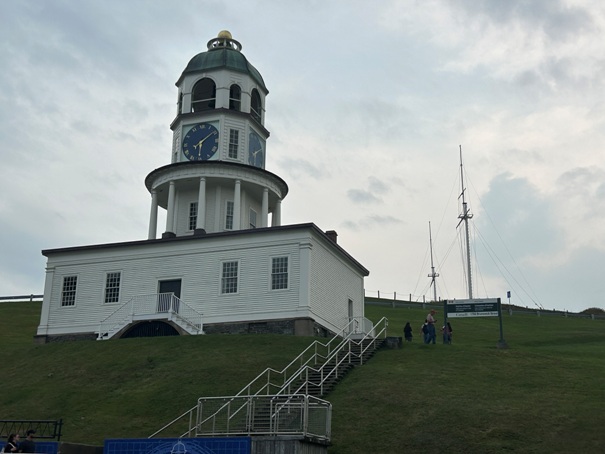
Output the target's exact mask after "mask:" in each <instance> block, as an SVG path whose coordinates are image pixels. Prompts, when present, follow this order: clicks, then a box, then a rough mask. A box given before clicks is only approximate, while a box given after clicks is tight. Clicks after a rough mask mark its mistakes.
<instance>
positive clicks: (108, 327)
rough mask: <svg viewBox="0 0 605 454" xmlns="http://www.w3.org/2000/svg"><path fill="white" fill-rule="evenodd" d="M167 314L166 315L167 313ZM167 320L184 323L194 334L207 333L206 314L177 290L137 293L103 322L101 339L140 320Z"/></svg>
mask: <svg viewBox="0 0 605 454" xmlns="http://www.w3.org/2000/svg"><path fill="white" fill-rule="evenodd" d="M164 314H165V315H164ZM145 317H149V319H165V320H175V321H176V322H177V323H178V322H180V324H181V326H183V325H185V326H186V327H187V328H186V329H187V330H188V331H189V332H190V333H196V334H201V333H203V315H202V314H201V313H199V312H197V311H196V310H195V309H193V308H192V307H191V306H189V305H188V304H187V303H185V302H184V301H183V300H181V299H180V298H178V297H176V296H175V295H174V294H173V293H153V294H150V295H136V296H133V297H132V298H131V299H130V300H128V301H127V302H126V303H124V304H123V305H122V306H120V307H119V308H117V309H116V310H115V311H113V312H112V313H111V314H110V315H109V316H107V317H106V318H105V319H104V320H103V321H102V322H101V323H100V324H99V331H98V333H97V340H102V339H110V338H111V337H112V336H113V335H114V334H115V333H117V332H118V331H120V330H121V329H122V328H123V327H125V326H126V325H128V324H129V323H132V322H133V321H134V320H136V319H141V320H144V319H145Z"/></svg>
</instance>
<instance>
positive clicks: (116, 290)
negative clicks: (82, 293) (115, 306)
mask: <svg viewBox="0 0 605 454" xmlns="http://www.w3.org/2000/svg"><path fill="white" fill-rule="evenodd" d="M121 274H122V273H120V272H115V273H107V278H106V279H105V302H106V303H117V302H118V301H120V278H121Z"/></svg>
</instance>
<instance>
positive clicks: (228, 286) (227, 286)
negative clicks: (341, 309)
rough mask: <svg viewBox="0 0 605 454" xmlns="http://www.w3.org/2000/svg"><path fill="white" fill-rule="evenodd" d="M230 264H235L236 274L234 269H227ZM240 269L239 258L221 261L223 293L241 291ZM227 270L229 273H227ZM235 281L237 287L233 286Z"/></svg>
mask: <svg viewBox="0 0 605 454" xmlns="http://www.w3.org/2000/svg"><path fill="white" fill-rule="evenodd" d="M229 265H231V266H233V265H235V275H232V274H233V269H226V267H227V266H229ZM239 269H240V266H239V260H225V261H222V262H221V274H220V275H221V282H220V287H219V288H220V293H221V295H235V294H237V293H239ZM226 271H227V272H228V273H229V274H227V275H225V272H226ZM228 280H229V281H228ZM233 280H235V281H233ZM234 282H235V287H234V286H233V283H234Z"/></svg>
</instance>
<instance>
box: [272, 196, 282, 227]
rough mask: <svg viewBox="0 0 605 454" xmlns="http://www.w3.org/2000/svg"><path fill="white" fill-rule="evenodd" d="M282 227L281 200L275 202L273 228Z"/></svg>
mask: <svg viewBox="0 0 605 454" xmlns="http://www.w3.org/2000/svg"><path fill="white" fill-rule="evenodd" d="M280 225H281V199H278V200H277V202H275V208H274V209H273V216H272V217H271V226H272V227H279V226H280Z"/></svg>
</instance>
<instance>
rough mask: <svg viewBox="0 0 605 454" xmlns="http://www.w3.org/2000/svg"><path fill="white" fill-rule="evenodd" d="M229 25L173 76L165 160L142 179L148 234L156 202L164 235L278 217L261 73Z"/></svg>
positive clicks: (280, 187)
mask: <svg viewBox="0 0 605 454" xmlns="http://www.w3.org/2000/svg"><path fill="white" fill-rule="evenodd" d="M241 49H242V46H241V44H240V43H239V42H238V41H236V40H235V39H233V37H232V36H231V33H229V32H228V31H221V32H220V33H219V34H218V36H217V37H216V38H213V39H211V40H210V41H208V43H207V51H206V52H202V53H199V54H197V55H196V56H194V57H193V58H192V59H191V60H190V61H189V63H188V64H187V67H186V68H185V70H184V71H183V73H182V74H181V77H179V79H178V80H177V82H176V86H177V88H178V98H177V112H176V118H175V119H174V121H173V122H172V124H171V125H170V128H171V129H172V131H173V141H172V154H171V163H170V164H168V165H166V166H163V167H160V168H158V169H155V170H154V171H153V172H151V173H150V174H149V175H148V176H147V178H146V179H145V185H146V186H147V189H148V190H149V192H150V193H151V215H150V221H149V236H148V238H149V239H155V238H156V234H157V213H158V207H160V208H163V209H165V210H166V230H165V232H164V233H163V234H162V237H163V238H169V237H174V236H185V235H195V234H204V233H215V232H222V231H234V230H242V229H253V228H260V227H269V215H271V226H279V225H280V224H281V219H280V218H281V201H282V199H283V198H284V197H285V196H286V195H287V193H288V186H287V184H286V183H285V181H283V180H282V179H281V178H280V177H278V176H277V175H275V174H273V173H271V172H268V171H267V170H265V164H266V143H267V138H268V137H269V131H267V129H266V128H265V126H264V123H265V99H266V96H267V94H268V93H269V92H268V90H267V87H266V86H265V83H264V81H263V78H262V76H261V75H260V73H259V72H258V70H257V69H256V68H255V67H254V66H252V65H251V64H250V63H249V62H248V60H247V59H246V57H245V56H244V54H242V52H241Z"/></svg>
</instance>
